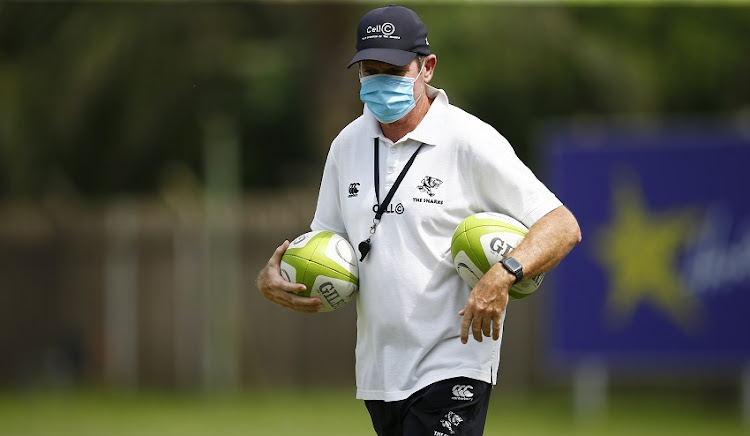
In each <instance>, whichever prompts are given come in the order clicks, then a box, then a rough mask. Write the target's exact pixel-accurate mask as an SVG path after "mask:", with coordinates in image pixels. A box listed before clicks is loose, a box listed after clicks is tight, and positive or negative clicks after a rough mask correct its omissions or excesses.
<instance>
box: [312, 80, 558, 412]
mask: <svg viewBox="0 0 750 436" xmlns="http://www.w3.org/2000/svg"><path fill="white" fill-rule="evenodd" d="M428 95H429V96H430V97H431V98H435V100H434V101H433V103H432V106H431V107H430V109H429V111H428V112H427V115H426V116H425V118H424V119H423V120H422V122H421V123H420V124H419V126H417V128H416V129H415V130H414V131H412V132H411V133H409V134H408V135H407V136H406V137H404V138H403V139H401V140H399V141H398V142H397V143H395V144H394V143H393V142H391V141H390V140H389V139H387V138H386V137H384V136H383V134H382V131H381V129H380V125H379V124H378V122H377V120H376V119H375V117H374V116H373V115H372V113H370V112H369V110H368V109H367V107H366V106H365V110H364V113H363V114H362V116H360V117H359V118H357V119H356V120H354V121H353V122H352V123H350V124H349V125H348V126H346V128H344V130H342V131H341V133H340V134H339V135H338V137H336V139H334V141H333V143H332V144H331V149H330V151H329V153H328V158H327V160H326V164H325V169H324V172H323V179H322V182H321V186H320V195H319V197H318V205H317V210H316V212H315V218H314V219H313V222H312V224H311V228H312V229H313V230H329V231H332V232H335V233H338V234H340V235H342V236H344V237H345V238H347V239H348V240H349V241H350V242H351V243H352V245H353V246H354V247H355V249H356V248H357V246H358V244H359V243H360V242H361V241H363V240H365V239H367V237H368V236H369V235H370V226H371V225H372V220H373V217H374V216H375V213H374V206H375V204H376V202H377V201H376V199H375V190H374V181H373V179H374V177H373V167H374V166H373V163H374V162H373V159H374V153H373V141H374V138H379V141H380V144H379V156H380V159H379V162H380V164H379V165H380V171H379V172H380V199H381V201H382V200H383V199H384V198H385V196H386V194H387V192H388V190H389V189H390V188H391V186H392V185H393V183H394V181H395V180H396V177H398V175H399V173H400V172H401V169H402V168H403V167H404V164H405V163H406V162H407V161H408V160H409V158H410V157H411V155H412V153H414V151H415V150H416V149H417V147H419V145H420V144H421V143H424V144H425V146H424V147H422V150H421V151H420V152H419V154H418V155H417V157H416V160H415V161H414V164H413V165H412V167H411V169H410V170H409V171H408V173H407V174H406V176H405V178H404V179H403V182H402V183H401V185H400V186H399V188H398V190H397V191H396V193H395V196H394V197H393V200H392V201H391V203H390V205H389V206H388V208H387V209H386V213H385V214H384V215H383V218H382V221H381V222H380V225H379V226H378V227H377V231H376V233H375V235H374V236H373V237H372V250H371V251H370V253H369V254H368V256H367V258H366V259H365V260H364V261H363V262H360V264H359V273H360V282H359V283H360V285H359V292H358V295H357V346H356V358H357V360H356V361H357V363H356V379H357V398H360V399H364V400H384V401H398V400H402V399H405V398H407V397H408V396H409V395H411V394H412V393H414V392H416V391H417V390H419V389H421V388H423V387H425V386H427V385H429V384H431V383H434V382H436V381H440V380H444V379H448V378H452V377H459V376H464V377H470V378H473V379H477V380H482V381H485V382H488V383H493V384H494V383H495V382H496V380H497V367H498V363H499V355H500V341H493V340H492V339H491V338H485V340H484V341H483V342H481V343H479V342H476V341H475V340H474V339H473V338H471V337H470V339H469V343H468V344H465V345H464V344H462V343H461V341H460V339H459V334H460V329H461V317H460V316H459V315H458V312H459V311H460V310H461V309H462V308H463V307H464V305H465V304H466V301H467V300H468V298H469V292H470V289H469V287H468V286H467V285H466V284H465V283H464V282H463V281H462V280H461V278H460V277H459V275H458V274H457V273H456V271H455V269H454V268H453V262H452V260H451V253H450V243H451V237H452V236H453V232H454V230H455V229H456V227H457V226H458V224H459V223H460V222H461V221H462V220H463V219H464V218H466V217H467V216H469V215H472V214H474V213H478V212H483V211H493V212H501V213H505V214H508V215H510V216H513V217H515V218H517V219H518V220H520V221H521V222H523V223H524V224H525V225H526V226H528V227H531V226H532V225H533V224H534V223H535V222H536V221H537V220H538V219H539V218H541V217H542V216H544V215H545V214H547V213H548V212H550V211H551V210H553V209H555V208H557V207H558V206H560V205H561V203H560V201H559V200H558V199H557V197H555V195H554V194H552V193H551V192H550V191H549V190H548V189H547V188H546V187H545V186H544V185H543V184H542V183H541V182H540V181H539V180H538V179H537V178H536V177H535V176H534V174H533V173H532V172H531V171H530V170H529V169H528V168H527V167H526V165H524V164H523V163H522V162H521V161H520V160H519V159H518V157H517V156H516V154H515V152H514V151H513V148H512V147H511V146H510V144H509V143H508V142H507V141H506V140H505V138H503V137H502V136H501V135H500V134H499V133H498V132H497V131H495V129H494V128H492V127H491V126H490V125H488V124H486V123H484V122H482V121H480V120H479V119H478V118H476V117H474V116H472V115H470V114H468V113H466V112H464V111H463V110H461V109H459V108H456V107H455V106H452V105H450V104H449V103H448V97H447V95H446V94H445V92H444V91H442V90H439V89H436V88H433V87H429V90H428Z"/></svg>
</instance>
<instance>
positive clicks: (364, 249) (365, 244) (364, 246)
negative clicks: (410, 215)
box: [359, 138, 424, 262]
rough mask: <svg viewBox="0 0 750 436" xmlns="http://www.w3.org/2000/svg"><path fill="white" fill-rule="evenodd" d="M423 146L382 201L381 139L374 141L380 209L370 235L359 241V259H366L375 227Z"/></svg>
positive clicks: (376, 190) (374, 165)
mask: <svg viewBox="0 0 750 436" xmlns="http://www.w3.org/2000/svg"><path fill="white" fill-rule="evenodd" d="M422 146H424V142H423V143H421V144H420V145H419V147H417V149H416V151H414V154H412V155H411V157H410V158H409V160H408V161H407V162H406V165H404V169H402V170H401V173H400V174H399V175H398V177H396V181H395V182H393V186H391V189H389V190H388V193H387V194H386V195H385V199H383V202H382V203H381V202H380V153H379V151H378V149H379V148H380V141H379V139H378V138H375V140H374V141H373V155H374V160H373V162H374V163H373V167H374V168H373V172H374V174H375V177H374V178H375V180H374V182H375V200H377V202H378V209H377V210H376V211H375V218H373V219H372V227H370V236H369V237H368V238H367V240H365V241H362V242H360V243H359V252H360V253H361V254H362V257H361V258H360V259H359V261H360V262H361V261H363V260H365V256H367V253H369V252H370V248H371V246H372V244H371V242H370V240H371V239H372V235H374V234H375V229H376V228H377V227H378V224H380V219H381V218H383V214H384V213H385V210H386V209H387V208H388V205H389V204H390V203H391V200H392V199H393V196H394V195H395V194H396V189H398V186H399V185H400V184H401V181H402V180H404V177H405V176H406V172H407V171H409V168H410V167H411V164H413V163H414V159H416V158H417V153H419V150H421V149H422Z"/></svg>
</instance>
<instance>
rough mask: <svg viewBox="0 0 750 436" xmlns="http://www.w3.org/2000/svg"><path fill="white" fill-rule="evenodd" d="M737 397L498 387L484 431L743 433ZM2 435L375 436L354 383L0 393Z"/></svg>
mask: <svg viewBox="0 0 750 436" xmlns="http://www.w3.org/2000/svg"><path fill="white" fill-rule="evenodd" d="M742 434H750V432H744V433H743V428H742V426H741V422H740V418H739V413H738V406H737V405H736V404H735V402H733V401H719V402H716V401H708V400H707V399H705V398H700V396H699V395H697V394H696V395H675V394H659V395H651V394H649V395H646V394H637V395H636V394H632V395H615V396H614V397H613V398H611V399H610V401H609V404H608V407H607V409H606V412H605V413H604V414H603V416H601V417H599V418H592V419H589V420H584V421H581V420H580V419H578V420H577V419H576V418H575V414H574V413H573V410H572V407H571V405H570V399H569V398H568V396H567V395H565V394H563V393H555V394H536V395H520V394H517V393H505V392H502V391H501V390H499V389H498V390H496V391H495V392H494V394H493V402H492V405H491V407H490V412H489V416H488V421H487V430H486V432H485V435H488V436H492V435H498V436H500V435H503V436H507V435H522V436H536V435H539V436H542V435H545V436H547V435H554V436H565V435H576V436H578V435H581V436H588V435H591V436H593V435H597V436H598V435H608V436H618V435H623V436H625V435H627V436H633V435H639V436H641V435H659V436H662V435H679V436H692V435H695V436H699V435H700V436H704V435H728V436H732V435H742ZM0 435H3V436H42V435H44V436H46V435H55V436H67V435H71V436H73V435H75V436H88V435H91V436H104V435H106V436H120V435H122V436H125V435H127V436H130V435H133V436H136V435H137V436H152V435H153V436H157V435H158V436H170V435H175V436H178V435H179V436H193V435H196V436H197V435H221V436H234V435H237V436H239V435H243V436H247V435H269V436H286V435H295V436H297V435H305V436H309V435H313V436H315V435H320V436H323V435H328V436H336V435H342V436H343V435H347V436H357V435H374V433H373V432H372V430H371V427H370V421H369V416H368V415H367V412H366V410H365V408H364V405H363V404H362V403H361V402H360V401H358V400H355V399H354V394H353V390H351V389H342V390H321V389H316V390H298V391H297V390H286V391H282V392H271V391H259V392H244V393H241V394H233V395H223V396H201V395H196V394H190V395H178V394H170V393H138V394H112V393H103V392H75V393H73V392H63V393H44V394H41V393H25V394H18V393H9V392H6V393H4V394H0Z"/></svg>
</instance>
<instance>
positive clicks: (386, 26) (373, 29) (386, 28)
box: [367, 23, 396, 36]
mask: <svg viewBox="0 0 750 436" xmlns="http://www.w3.org/2000/svg"><path fill="white" fill-rule="evenodd" d="M395 31H396V26H394V25H393V23H383V24H378V25H377V26H367V33H377V32H380V33H382V34H383V35H384V36H391V35H393V32H395Z"/></svg>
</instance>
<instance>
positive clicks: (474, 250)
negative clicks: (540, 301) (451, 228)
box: [451, 212, 544, 300]
mask: <svg viewBox="0 0 750 436" xmlns="http://www.w3.org/2000/svg"><path fill="white" fill-rule="evenodd" d="M528 232H529V229H528V228H526V226H524V225H523V224H522V223H521V222H519V221H518V220H516V219H514V218H511V217H509V216H507V215H503V214H501V213H495V212H482V213H478V214H475V215H471V216H470V217H468V218H466V219H464V220H463V221H461V224H459V225H458V227H457V228H456V231H455V232H454V233H453V238H452V239H451V255H452V257H453V265H454V266H455V268H456V271H457V272H458V274H459V275H460V276H461V278H462V279H463V280H464V281H465V282H466V283H467V284H468V285H469V286H470V287H471V288H473V287H474V286H476V284H477V283H478V282H479V279H481V278H482V276H483V275H484V274H485V273H486V272H487V271H488V270H489V269H490V267H491V266H492V265H494V264H496V263H498V262H500V260H501V259H502V258H503V257H504V256H505V255H507V254H508V253H509V252H510V251H511V250H512V249H513V248H515V247H517V246H518V244H520V243H521V241H522V240H523V238H524V237H525V236H526V234H527V233H528ZM542 280H544V274H539V275H538V276H536V277H532V278H529V279H526V280H523V281H521V282H520V283H516V284H515V285H513V287H511V288H510V292H509V296H510V298H511V299H513V300H518V299H521V298H525V297H528V296H529V295H531V294H532V293H533V292H534V291H536V290H537V288H538V287H539V285H540V284H541V283H542Z"/></svg>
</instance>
